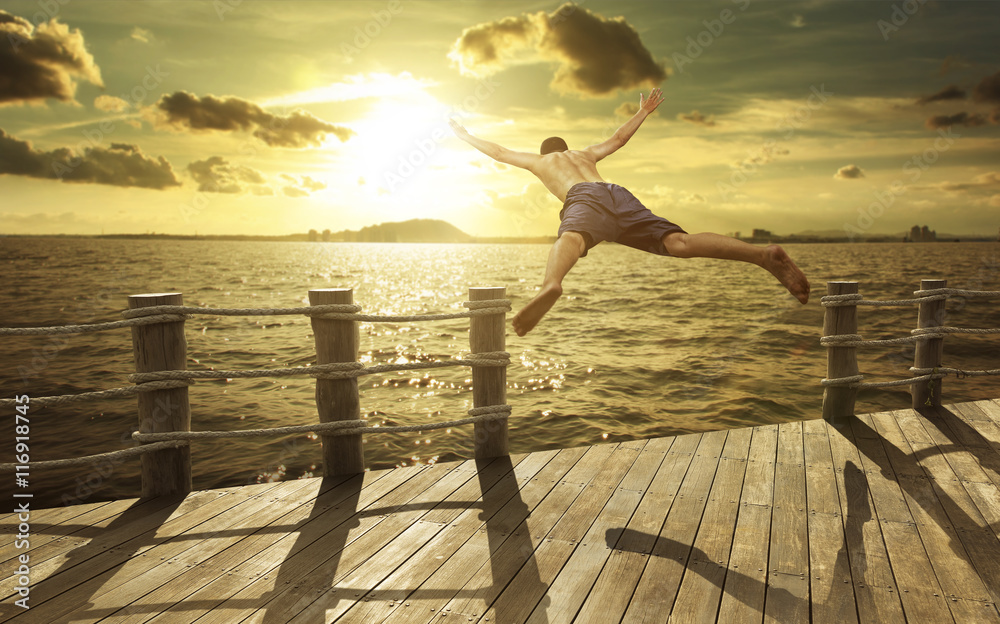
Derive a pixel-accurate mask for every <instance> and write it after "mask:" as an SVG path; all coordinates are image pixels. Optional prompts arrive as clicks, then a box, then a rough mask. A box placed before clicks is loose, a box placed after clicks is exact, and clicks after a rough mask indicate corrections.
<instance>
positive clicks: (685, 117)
mask: <svg viewBox="0 0 1000 624" xmlns="http://www.w3.org/2000/svg"><path fill="white" fill-rule="evenodd" d="M677 119H680V120H681V121H687V122H690V123H693V124H695V125H700V126H708V127H709V128H711V127H712V126H714V125H715V116H713V115H709V116H708V117H706V116H704V115H702V114H701V113H699V112H698V111H696V110H693V111H691V112H690V113H678V115H677Z"/></svg>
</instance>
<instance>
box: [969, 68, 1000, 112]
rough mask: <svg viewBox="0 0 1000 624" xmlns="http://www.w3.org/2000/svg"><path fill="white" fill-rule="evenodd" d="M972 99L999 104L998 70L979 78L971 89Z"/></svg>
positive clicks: (999, 84)
mask: <svg viewBox="0 0 1000 624" xmlns="http://www.w3.org/2000/svg"><path fill="white" fill-rule="evenodd" d="M972 99H973V100H975V101H977V102H991V103H993V104H1000V71H997V72H996V73H995V74H993V75H992V76H986V77H985V78H983V79H982V80H980V81H979V84H977V85H976V87H975V88H974V89H973V90H972Z"/></svg>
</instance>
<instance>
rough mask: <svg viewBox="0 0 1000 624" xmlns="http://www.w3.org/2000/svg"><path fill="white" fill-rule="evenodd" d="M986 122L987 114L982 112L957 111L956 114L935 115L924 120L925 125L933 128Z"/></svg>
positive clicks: (983, 123)
mask: <svg viewBox="0 0 1000 624" xmlns="http://www.w3.org/2000/svg"><path fill="white" fill-rule="evenodd" d="M985 124H986V116H985V115H982V114H980V113H971V114H970V113H966V112H964V111H963V112H961V113H955V114H954V115H934V116H933V117H930V118H928V119H927V121H925V122H924V125H925V126H927V127H928V128H930V129H931V130H937V129H938V128H948V127H950V126H969V127H976V126H982V125H985Z"/></svg>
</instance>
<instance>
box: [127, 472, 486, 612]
mask: <svg viewBox="0 0 1000 624" xmlns="http://www.w3.org/2000/svg"><path fill="white" fill-rule="evenodd" d="M465 469H466V470H468V468H465ZM389 474H391V475H393V476H392V477H388V475H389ZM405 475H406V472H405V471H404V472H402V473H396V472H390V471H379V472H376V473H368V474H366V475H356V476H353V477H350V478H347V477H338V478H336V479H329V480H328V486H327V487H325V488H324V490H322V491H321V492H320V493H319V495H318V496H317V497H316V498H315V500H314V501H313V502H312V504H305V505H300V506H299V507H297V508H294V509H290V510H289V511H288V512H287V513H286V514H284V515H283V516H282V517H281V518H280V519H278V520H276V521H274V522H272V523H271V524H270V525H267V526H263V527H260V529H258V530H257V531H256V532H254V533H252V534H250V535H248V536H246V537H245V538H244V539H242V540H240V541H239V542H237V543H235V544H233V545H232V546H230V547H228V548H225V549H224V550H221V551H220V552H217V553H215V554H212V555H211V556H209V557H208V558H207V559H204V560H202V561H199V562H197V563H190V564H189V565H190V567H189V568H188V569H187V570H186V571H184V572H183V573H181V574H180V575H179V576H176V577H174V578H172V579H170V580H169V581H167V582H166V583H164V584H162V585H161V586H160V587H158V588H157V589H155V590H154V591H152V592H150V593H149V594H146V596H144V597H143V598H142V599H141V600H140V601H136V602H133V603H132V604H131V605H129V606H127V607H125V608H124V609H122V610H121V611H119V612H118V613H116V614H115V615H116V621H119V624H138V623H140V622H145V621H148V620H149V619H151V618H153V617H154V616H155V615H156V612H155V608H156V607H155V605H168V608H169V607H170V606H172V605H173V604H179V605H181V604H182V605H183V606H184V608H185V610H186V608H187V606H188V605H191V604H199V603H200V604H202V605H205V608H206V610H208V609H210V608H211V607H212V606H214V605H215V604H217V603H218V602H221V598H218V597H220V596H228V595H231V594H233V593H235V592H236V591H238V590H239V589H241V588H243V587H244V586H245V585H246V584H247V583H248V582H249V580H248V579H250V578H254V577H259V576H267V575H269V574H272V573H274V571H275V569H276V568H278V567H279V566H280V564H281V562H282V561H283V560H284V559H285V558H287V557H289V556H291V555H293V554H294V553H296V552H299V551H301V550H302V549H304V548H307V547H309V545H310V544H312V543H313V542H315V541H316V540H318V539H319V538H320V537H322V536H324V535H325V534H326V533H327V532H328V531H329V530H330V529H331V528H332V527H335V526H337V525H338V524H339V523H340V522H343V521H344V520H346V519H347V517H349V516H350V515H351V514H353V513H354V510H355V504H356V500H357V498H358V496H359V491H360V490H361V489H362V487H364V486H365V484H366V483H367V488H368V491H369V492H370V494H369V496H371V493H372V492H373V491H374V490H375V487H374V486H373V484H374V483H375V482H377V481H380V480H381V485H380V487H381V490H382V491H385V488H387V487H389V485H390V484H391V483H392V482H393V481H394V478H395V480H396V483H397V485H398V484H399V483H402V482H404V481H405V479H403V478H402V477H404V476H405ZM338 481H339V483H337V482H338ZM376 499H377V497H374V498H372V500H376ZM279 527H283V528H284V530H280V529H279ZM209 588H210V589H211V594H210V595H211V596H212V597H213V598H216V600H214V601H213V600H211V599H202V598H201V596H206V594H208V592H206V591H204V590H206V589H209ZM198 590H202V593H201V596H195V597H192V594H194V593H195V592H196V591H198ZM171 615H172V614H171ZM124 616H128V617H124Z"/></svg>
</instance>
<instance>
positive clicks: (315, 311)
mask: <svg viewBox="0 0 1000 624" xmlns="http://www.w3.org/2000/svg"><path fill="white" fill-rule="evenodd" d="M462 305H463V306H465V307H466V308H469V309H468V310H467V311H465V312H452V313H445V314H409V315H387V314H358V312H360V311H361V306H359V305H353V304H352V305H343V304H332V305H322V306H309V307H301V308H199V307H194V306H173V305H163V306H150V307H148V308H135V309H132V310H125V311H123V312H122V316H123V317H125V320H123V321H110V322H107V323H90V324H87V325H56V326H50V327H0V336H44V335H50V334H83V333H88V332H98V331H106V330H111V329H122V328H124V327H137V326H141V325H153V324H156V323H170V322H177V321H184V320H187V319H190V318H192V316H193V315H195V314H203V315H208V316H281V315H300V316H308V317H315V318H323V319H330V320H342V321H362V322H372V323H405V322H410V321H417V322H419V321H442V320H448V319H459V318H470V317H473V316H482V315H487V314H500V313H505V312H510V310H511V307H510V300H509V299H495V300H489V301H465V302H463V304H462Z"/></svg>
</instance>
